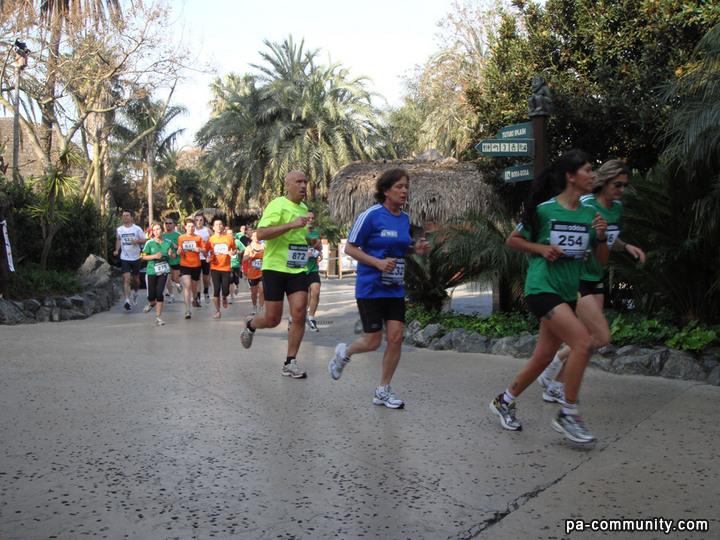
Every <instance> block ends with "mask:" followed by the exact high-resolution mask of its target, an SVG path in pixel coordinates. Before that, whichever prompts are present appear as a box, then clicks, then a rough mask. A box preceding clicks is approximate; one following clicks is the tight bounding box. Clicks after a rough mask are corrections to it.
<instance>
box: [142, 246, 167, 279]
mask: <svg viewBox="0 0 720 540" xmlns="http://www.w3.org/2000/svg"><path fill="white" fill-rule="evenodd" d="M171 247H173V245H172V242H170V241H169V240H163V242H162V243H161V244H158V243H157V242H156V241H155V240H153V239H150V240H148V241H147V243H146V244H145V247H144V248H143V251H142V252H143V253H145V254H146V255H155V254H156V253H162V254H163V256H162V259H151V260H149V261H148V262H147V270H146V272H147V274H148V275H149V276H155V275H157V272H156V271H155V265H156V264H158V265H160V264H161V263H165V264H166V265H167V272H162V273H163V274H166V273H168V272H169V271H170V265H169V260H170V259H169V258H168V250H169V249H170V248H171Z"/></svg>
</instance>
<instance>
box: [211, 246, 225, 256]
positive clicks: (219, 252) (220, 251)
mask: <svg viewBox="0 0 720 540" xmlns="http://www.w3.org/2000/svg"><path fill="white" fill-rule="evenodd" d="M213 251H214V252H215V255H227V254H228V253H229V251H228V245H227V244H215V245H214V246H213Z"/></svg>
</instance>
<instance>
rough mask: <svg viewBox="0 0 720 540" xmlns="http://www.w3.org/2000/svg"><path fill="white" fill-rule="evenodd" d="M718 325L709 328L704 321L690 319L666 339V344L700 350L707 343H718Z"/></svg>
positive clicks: (681, 348) (686, 349)
mask: <svg viewBox="0 0 720 540" xmlns="http://www.w3.org/2000/svg"><path fill="white" fill-rule="evenodd" d="M718 334H719V332H718V327H715V329H712V328H710V327H709V326H708V325H706V324H704V323H698V322H697V321H691V322H690V323H689V324H687V325H686V326H685V327H683V328H682V329H681V330H680V331H678V332H676V333H675V335H674V336H673V337H672V338H670V339H669V340H668V341H667V345H668V346H669V347H672V348H673V349H680V350H681V351H690V352H694V353H699V352H701V351H702V350H703V349H704V348H705V347H707V346H708V345H720V339H718Z"/></svg>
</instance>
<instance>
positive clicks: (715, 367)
mask: <svg viewBox="0 0 720 540" xmlns="http://www.w3.org/2000/svg"><path fill="white" fill-rule="evenodd" d="M356 331H357V329H356ZM361 331H362V328H361ZM403 343H404V344H405V345H411V346H415V347H421V348H428V349H430V350H436V351H447V350H455V351H458V352H468V353H485V354H498V355H505V356H514V357H516V358H530V357H531V356H532V354H533V351H534V350H535V345H536V344H537V336H536V335H530V334H525V335H522V336H520V337H517V338H516V337H503V338H499V339H489V338H487V337H485V336H482V335H480V334H478V333H477V332H471V331H469V330H466V329H464V328H454V329H452V330H450V331H446V330H445V329H444V328H443V327H442V326H441V325H439V324H429V325H427V326H425V327H424V328H423V326H422V324H420V322H419V321H412V322H411V323H410V324H408V325H407V326H406V327H405V337H404V340H403ZM718 352H720V351H718V350H716V349H712V350H710V349H709V350H707V351H704V353H703V354H702V355H700V356H699V357H696V356H693V355H690V354H687V353H684V352H681V351H676V350H674V349H669V348H667V347H661V348H653V349H644V348H640V347H635V346H633V345H628V346H626V347H622V348H620V349H616V348H615V347H614V346H612V345H608V346H606V347H603V348H602V349H600V350H599V351H598V352H596V353H595V354H593V355H592V357H591V358H590V365H591V366H594V367H596V368H599V369H602V370H605V371H609V372H611V373H619V374H622V373H630V374H635V375H654V376H659V377H667V378H670V379H685V380H692V381H702V382H707V383H708V384H713V385H715V386H720V358H719V357H718Z"/></svg>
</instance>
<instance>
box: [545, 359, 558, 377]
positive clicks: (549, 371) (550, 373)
mask: <svg viewBox="0 0 720 540" xmlns="http://www.w3.org/2000/svg"><path fill="white" fill-rule="evenodd" d="M561 363H562V360H561V359H560V357H559V356H558V355H557V354H556V355H555V358H553V359H552V362H550V365H549V366H548V367H546V368H545V371H543V375H545V376H546V377H548V378H550V377H552V376H553V375H554V374H555V371H557V368H558V367H560V364H561Z"/></svg>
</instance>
